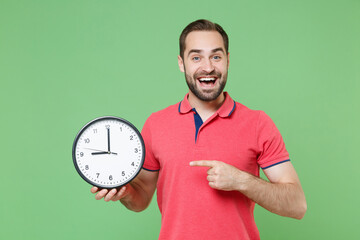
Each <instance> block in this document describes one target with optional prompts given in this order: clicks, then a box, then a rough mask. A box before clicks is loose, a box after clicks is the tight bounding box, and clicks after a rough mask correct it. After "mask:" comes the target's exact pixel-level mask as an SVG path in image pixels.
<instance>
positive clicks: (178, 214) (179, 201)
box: [142, 93, 289, 240]
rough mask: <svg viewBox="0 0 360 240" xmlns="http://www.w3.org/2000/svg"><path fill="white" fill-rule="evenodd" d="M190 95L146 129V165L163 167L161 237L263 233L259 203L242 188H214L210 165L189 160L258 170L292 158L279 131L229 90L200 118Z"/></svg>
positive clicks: (244, 236) (148, 123)
mask: <svg viewBox="0 0 360 240" xmlns="http://www.w3.org/2000/svg"><path fill="white" fill-rule="evenodd" d="M187 97H188V95H186V96H185V98H184V100H183V101H181V102H180V103H177V104H175V105H172V106H169V107H168V108H166V109H163V110H161V111H159V112H156V113H153V114H152V115H151V116H150V117H149V118H148V119H147V120H146V122H145V125H144V127H143V129H142V136H143V138H144V141H145V148H146V157H145V163H144V166H143V167H144V169H146V170H149V171H159V178H158V182H157V201H158V206H159V209H160V212H161V215H162V223H161V230H160V236H159V239H167V240H169V239H196V240H201V239H212V240H216V239H221V240H224V239H231V240H234V239H243V240H244V239H251V240H254V239H260V237H259V231H258V229H257V227H256V224H255V221H254V216H253V210H254V206H255V203H254V202H253V201H252V200H250V199H249V198H247V197H246V196H244V195H243V194H241V193H240V192H237V191H221V190H216V189H213V188H211V187H210V186H209V184H208V181H207V178H206V177H207V170H208V168H206V167H190V166H189V163H190V162H191V161H194V160H218V161H222V162H225V163H228V164H231V165H233V166H235V167H237V168H239V169H241V170H243V171H246V172H249V173H251V174H253V175H256V176H259V167H261V168H267V167H271V166H272V165H276V164H279V163H281V162H285V161H289V154H288V152H287V151H286V148H285V144H284V142H283V139H282V137H281V135H280V132H279V131H278V129H277V128H276V126H275V124H274V123H273V121H272V120H271V119H270V117H268V116H267V115H266V114H265V113H264V112H263V111H257V110H251V109H249V108H247V107H246V106H244V105H242V104H240V103H237V102H235V101H233V100H232V99H231V97H230V96H229V95H228V94H227V93H225V101H224V103H223V105H222V106H221V107H220V108H219V110H218V111H217V112H216V113H215V114H214V115H213V116H211V117H210V118H209V119H208V120H207V121H206V122H204V123H202V120H201V118H200V117H199V115H198V114H197V113H196V110H195V109H192V108H191V106H190V104H189V101H188V99H187Z"/></svg>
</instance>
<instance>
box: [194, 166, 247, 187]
mask: <svg viewBox="0 0 360 240" xmlns="http://www.w3.org/2000/svg"><path fill="white" fill-rule="evenodd" d="M190 166H199V167H209V170H208V171H207V174H208V176H207V180H208V181H209V186H210V187H212V188H214V189H218V190H224V191H233V190H238V191H240V190H241V188H242V187H244V184H245V183H246V182H247V181H248V178H249V175H250V174H249V173H246V172H244V171H241V170H240V169H238V168H236V167H234V166H232V165H229V164H227V163H224V162H220V161H215V160H212V161H210V160H202V161H193V162H190Z"/></svg>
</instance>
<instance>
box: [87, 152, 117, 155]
mask: <svg viewBox="0 0 360 240" xmlns="http://www.w3.org/2000/svg"><path fill="white" fill-rule="evenodd" d="M101 154H114V155H117V153H115V152H93V153H91V155H101Z"/></svg>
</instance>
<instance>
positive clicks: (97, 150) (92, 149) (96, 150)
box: [84, 148, 104, 152]
mask: <svg viewBox="0 0 360 240" xmlns="http://www.w3.org/2000/svg"><path fill="white" fill-rule="evenodd" d="M84 149H89V150H93V151H100V152H104V150H99V149H94V148H84Z"/></svg>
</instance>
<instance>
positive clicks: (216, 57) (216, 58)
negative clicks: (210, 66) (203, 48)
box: [213, 56, 221, 60]
mask: <svg viewBox="0 0 360 240" xmlns="http://www.w3.org/2000/svg"><path fill="white" fill-rule="evenodd" d="M213 59H215V60H220V59H221V57H220V56H214V57H213Z"/></svg>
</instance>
